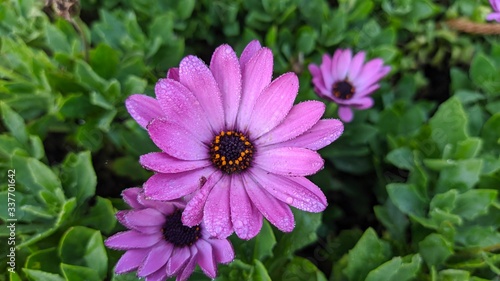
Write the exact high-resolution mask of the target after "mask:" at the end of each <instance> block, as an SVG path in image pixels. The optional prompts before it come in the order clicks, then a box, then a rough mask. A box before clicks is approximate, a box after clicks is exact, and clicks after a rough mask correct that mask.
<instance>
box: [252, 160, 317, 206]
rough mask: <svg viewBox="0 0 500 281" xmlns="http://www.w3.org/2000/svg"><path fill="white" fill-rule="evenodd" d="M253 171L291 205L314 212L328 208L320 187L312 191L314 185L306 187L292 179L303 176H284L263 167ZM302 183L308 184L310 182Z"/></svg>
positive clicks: (260, 181) (264, 186)
mask: <svg viewBox="0 0 500 281" xmlns="http://www.w3.org/2000/svg"><path fill="white" fill-rule="evenodd" d="M251 173H252V175H253V176H254V179H255V180H256V181H257V182H258V183H259V184H260V185H261V186H262V187H263V188H264V189H265V190H267V192H269V193H270V194H271V195H272V196H274V197H276V198H277V199H279V200H281V201H283V202H284V203H286V204H288V205H290V206H293V207H295V208H297V209H300V210H303V211H307V212H314V213H318V212H322V211H324V210H325V208H326V205H327V204H325V203H326V197H325V195H324V194H323V193H322V192H321V190H319V188H318V187H316V190H315V191H316V192H312V191H311V190H309V188H312V186H310V185H309V186H308V187H309V188H306V187H304V186H303V185H302V184H300V183H299V182H298V181H294V180H292V179H295V178H302V177H284V176H279V175H274V174H270V173H267V172H266V171H263V170H261V169H253V170H252V172H251ZM301 183H304V184H307V183H308V182H306V181H304V182H301Z"/></svg>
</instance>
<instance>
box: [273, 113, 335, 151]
mask: <svg viewBox="0 0 500 281" xmlns="http://www.w3.org/2000/svg"><path fill="white" fill-rule="evenodd" d="M342 132H344V124H342V122H340V120H338V119H323V120H319V121H318V123H316V125H314V126H313V127H312V128H311V129H310V130H308V131H306V132H305V133H303V134H302V135H300V136H298V137H296V138H294V139H291V140H289V141H286V142H282V143H278V144H275V145H273V147H279V146H295V147H304V148H308V149H312V150H318V149H321V148H323V147H325V146H327V145H329V144H330V143H332V142H333V141H335V140H336V139H338V138H339V137H340V136H341V135H342Z"/></svg>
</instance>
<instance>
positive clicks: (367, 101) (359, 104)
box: [353, 97, 374, 109]
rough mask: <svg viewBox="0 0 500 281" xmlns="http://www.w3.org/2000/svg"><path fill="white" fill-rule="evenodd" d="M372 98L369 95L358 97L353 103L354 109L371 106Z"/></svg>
mask: <svg viewBox="0 0 500 281" xmlns="http://www.w3.org/2000/svg"><path fill="white" fill-rule="evenodd" d="M373 103H374V101H373V99H372V98H370V97H366V98H362V99H359V100H358V102H357V104H356V105H353V107H354V108H356V109H367V108H370V107H372V106H373Z"/></svg>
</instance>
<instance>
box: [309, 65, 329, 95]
mask: <svg viewBox="0 0 500 281" xmlns="http://www.w3.org/2000/svg"><path fill="white" fill-rule="evenodd" d="M309 71H310V72H311V75H312V82H313V84H314V91H316V93H317V94H318V95H319V96H320V97H328V96H329V94H330V93H329V92H328V89H327V87H326V85H325V81H324V80H323V75H322V74H321V70H320V69H319V66H317V65H315V64H312V63H311V64H310V65H309Z"/></svg>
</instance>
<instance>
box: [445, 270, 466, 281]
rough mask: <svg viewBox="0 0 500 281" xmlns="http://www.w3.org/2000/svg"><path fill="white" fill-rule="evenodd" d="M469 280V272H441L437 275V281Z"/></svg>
mask: <svg viewBox="0 0 500 281" xmlns="http://www.w3.org/2000/svg"><path fill="white" fill-rule="evenodd" d="M469 278H470V272H468V271H466V270H460V269H445V270H441V271H440V272H439V275H438V281H462V280H464V281H466V280H469Z"/></svg>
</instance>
